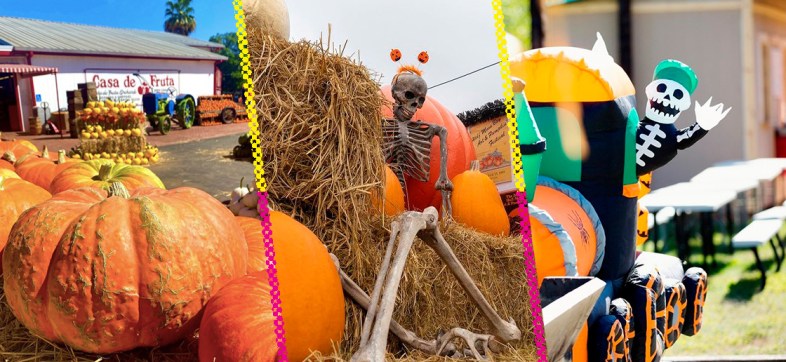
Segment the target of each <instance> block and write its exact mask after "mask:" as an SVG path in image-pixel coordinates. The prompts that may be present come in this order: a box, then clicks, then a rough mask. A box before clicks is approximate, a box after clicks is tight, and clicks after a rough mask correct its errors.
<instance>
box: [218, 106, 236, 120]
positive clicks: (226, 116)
mask: <svg viewBox="0 0 786 362" xmlns="http://www.w3.org/2000/svg"><path fill="white" fill-rule="evenodd" d="M219 117H221V123H224V124H228V123H233V122H235V118H236V117H237V112H236V111H235V109H234V108H232V107H226V108H224V109H222V110H221V114H220V115H219Z"/></svg>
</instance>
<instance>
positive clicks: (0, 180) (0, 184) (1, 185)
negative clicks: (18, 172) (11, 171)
mask: <svg viewBox="0 0 786 362" xmlns="http://www.w3.org/2000/svg"><path fill="white" fill-rule="evenodd" d="M7 179H8V178H7V177H5V176H2V175H0V191H3V190H5V180H7Z"/></svg>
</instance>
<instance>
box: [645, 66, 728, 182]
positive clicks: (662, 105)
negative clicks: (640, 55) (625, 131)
mask: <svg viewBox="0 0 786 362" xmlns="http://www.w3.org/2000/svg"><path fill="white" fill-rule="evenodd" d="M696 83H698V79H697V78H696V74H695V73H694V72H693V70H692V69H691V68H690V67H688V66H687V65H685V64H684V63H682V62H679V61H677V60H672V59H669V60H664V61H662V62H660V64H658V66H657V67H656V68H655V75H654V76H653V81H652V83H650V84H649V85H647V88H646V94H647V99H648V102H647V110H646V113H645V117H644V119H643V120H642V121H641V123H640V124H639V129H638V131H637V137H636V166H637V167H636V169H637V174H638V175H644V174H646V173H648V172H651V171H653V170H655V169H657V168H659V167H661V166H663V165H665V164H666V163H668V162H669V161H671V160H672V159H673V158H674V157H675V156H676V155H677V152H678V150H684V149H686V148H688V147H690V146H692V145H694V144H695V143H696V142H697V141H698V140H700V139H701V138H702V137H704V136H705V135H706V134H707V133H708V132H709V130H711V129H712V128H714V127H715V126H716V125H718V123H719V122H720V121H721V120H722V119H723V118H724V117H726V114H728V113H729V111H730V110H731V107H729V108H728V109H726V110H725V111H724V110H723V103H721V104H718V105H715V106H711V105H710V102H711V101H712V97H710V99H709V100H708V101H707V103H705V104H703V105H702V104H699V102H696V108H695V111H696V122H695V123H694V124H692V125H691V126H689V127H686V128H683V129H680V130H678V129H677V127H675V126H674V122H675V121H676V120H677V117H679V115H680V113H682V112H684V111H686V110H687V109H688V108H690V103H691V98H690V96H691V94H692V93H693V91H694V90H695V89H696Z"/></svg>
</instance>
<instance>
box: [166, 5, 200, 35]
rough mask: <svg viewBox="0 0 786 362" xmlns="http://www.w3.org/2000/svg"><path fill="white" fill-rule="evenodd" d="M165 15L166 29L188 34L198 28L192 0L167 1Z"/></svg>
mask: <svg viewBox="0 0 786 362" xmlns="http://www.w3.org/2000/svg"><path fill="white" fill-rule="evenodd" d="M165 15H166V17H167V18H166V21H164V30H165V31H167V32H170V33H175V34H180V35H185V36H188V34H191V33H192V32H194V29H196V19H194V8H193V7H191V0H175V1H172V0H169V1H167V2H166V13H165Z"/></svg>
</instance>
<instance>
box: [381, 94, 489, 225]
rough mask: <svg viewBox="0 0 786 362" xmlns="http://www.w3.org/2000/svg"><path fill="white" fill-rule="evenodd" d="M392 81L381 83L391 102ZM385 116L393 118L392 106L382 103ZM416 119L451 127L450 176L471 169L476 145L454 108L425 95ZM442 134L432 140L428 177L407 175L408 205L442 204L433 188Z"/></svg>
mask: <svg viewBox="0 0 786 362" xmlns="http://www.w3.org/2000/svg"><path fill="white" fill-rule="evenodd" d="M390 89H391V87H390V86H389V85H386V86H383V87H382V90H381V91H382V94H383V95H384V96H385V98H386V99H387V100H388V101H390V102H392V101H393V96H392V95H391V92H390ZM382 116H383V117H385V118H393V109H392V108H391V107H387V106H383V107H382ZM412 119H413V120H421V121H423V122H426V123H431V124H436V125H440V126H442V127H445V129H447V131H448V137H447V138H448V140H447V141H448V148H447V149H448V178H450V179H453V178H454V177H456V175H458V174H460V173H462V172H464V171H466V170H468V169H469V164H470V162H471V161H472V160H474V159H475V146H474V145H473V143H472V139H471V138H470V137H469V132H468V131H467V128H466V127H465V126H464V124H463V123H461V121H460V120H459V119H458V117H456V115H455V114H453V112H451V111H449V110H448V109H447V108H445V106H443V105H442V104H440V103H439V102H438V101H437V100H436V99H434V98H432V97H430V96H426V101H425V103H424V104H423V108H421V109H419V110H418V111H417V112H415V115H414V117H412ZM439 142H440V141H439V138H438V137H434V139H433V140H432V142H431V166H430V167H431V168H430V175H429V180H428V181H426V182H421V181H418V180H415V179H412V178H411V177H408V178H407V179H406V185H407V189H406V197H407V209H409V210H423V209H425V208H426V207H428V206H434V207H436V208H440V207H442V193H441V192H439V191H437V190H436V189H435V188H434V184H435V183H436V182H437V179H438V178H439V164H440V153H439V144H440V143H439Z"/></svg>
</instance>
